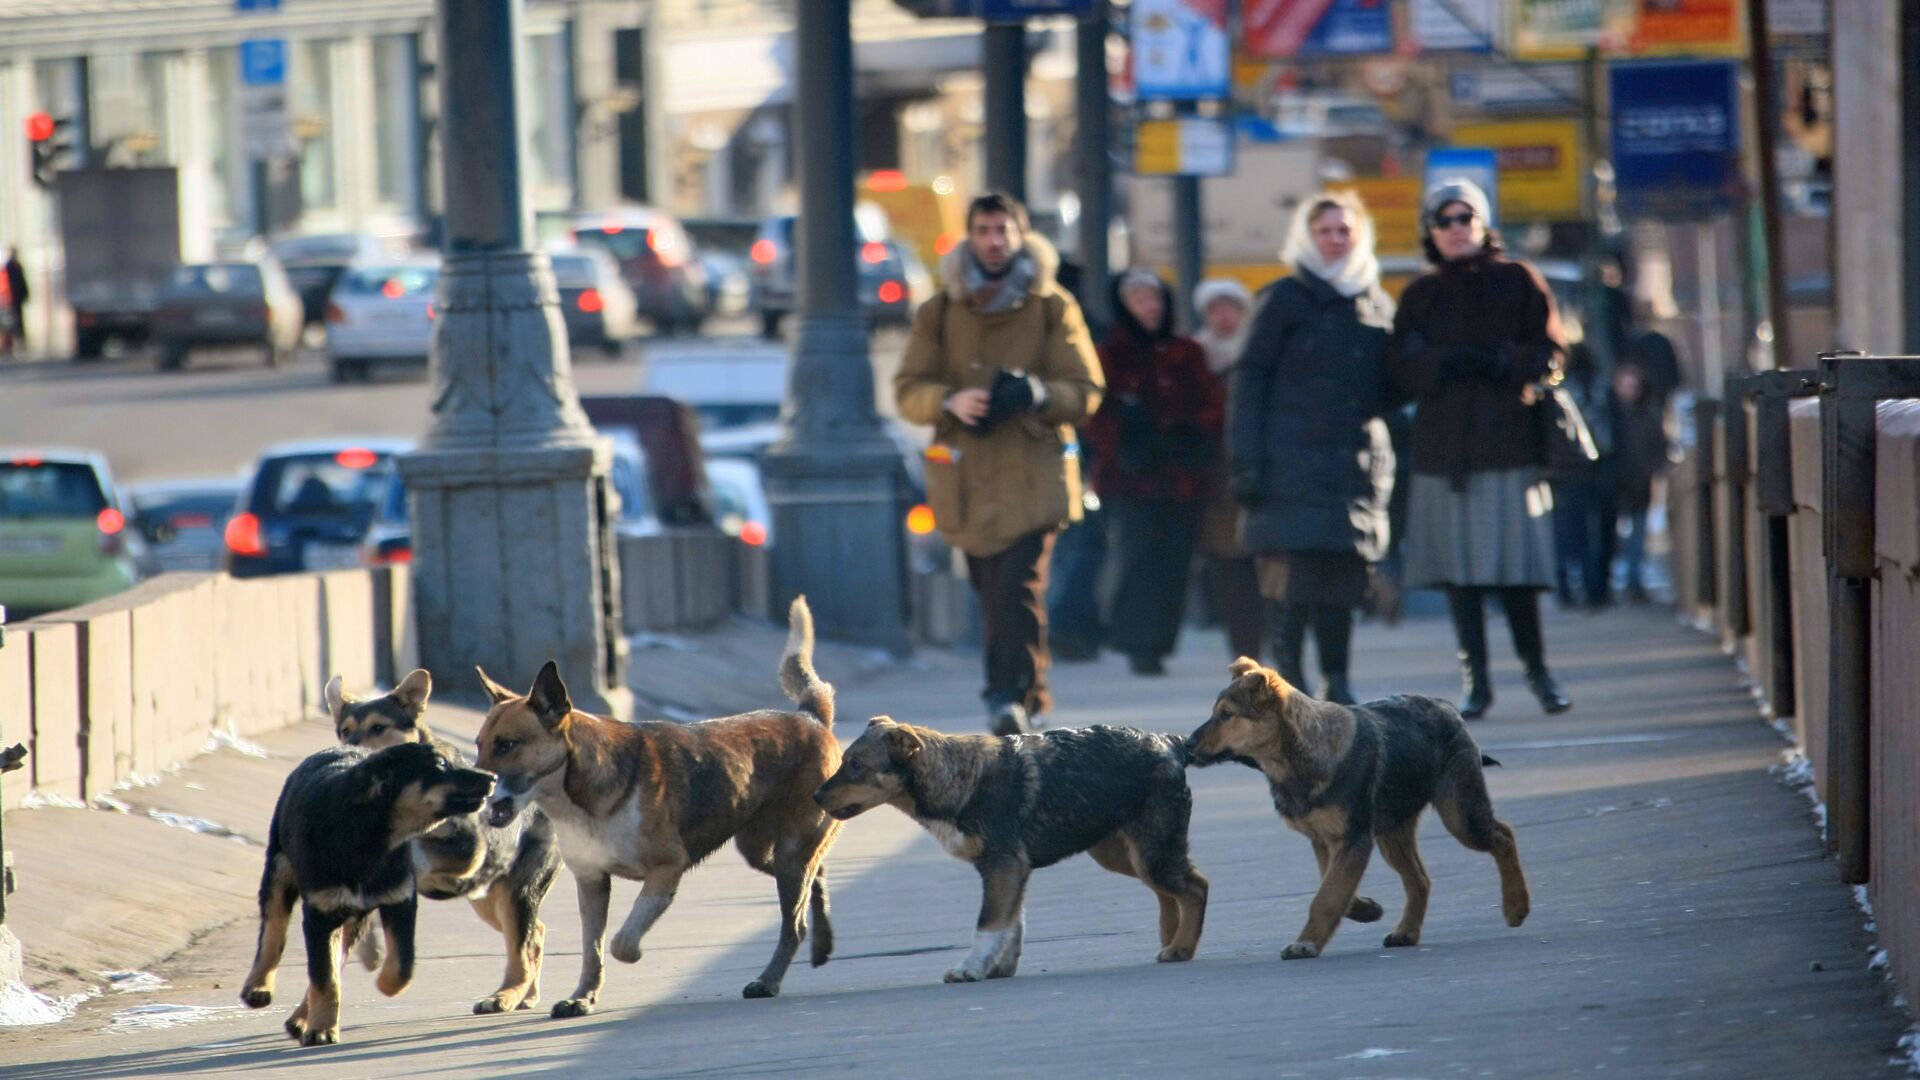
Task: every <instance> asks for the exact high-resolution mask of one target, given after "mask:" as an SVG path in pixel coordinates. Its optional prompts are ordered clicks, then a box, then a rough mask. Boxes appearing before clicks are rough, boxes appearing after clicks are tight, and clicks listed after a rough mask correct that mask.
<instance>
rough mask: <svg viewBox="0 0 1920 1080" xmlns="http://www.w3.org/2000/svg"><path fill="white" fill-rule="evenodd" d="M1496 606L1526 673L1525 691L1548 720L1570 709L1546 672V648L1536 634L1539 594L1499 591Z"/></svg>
mask: <svg viewBox="0 0 1920 1080" xmlns="http://www.w3.org/2000/svg"><path fill="white" fill-rule="evenodd" d="M1500 606H1501V607H1504V608H1506V610H1507V628H1508V629H1510V630H1512V631H1513V651H1514V652H1515V653H1517V654H1519V657H1520V663H1521V664H1522V665H1524V666H1525V667H1526V669H1527V689H1529V690H1532V691H1533V696H1534V697H1536V698H1539V699H1540V708H1542V709H1544V710H1545V711H1546V713H1547V715H1549V716H1553V715H1556V714H1558V713H1563V712H1566V711H1567V710H1568V709H1571V708H1573V702H1571V701H1569V700H1567V695H1565V694H1563V693H1561V692H1560V685H1559V684H1558V683H1556V682H1554V681H1553V675H1552V674H1551V673H1550V672H1548V671H1547V646H1546V641H1545V639H1544V638H1543V637H1542V635H1541V633H1540V594H1539V593H1537V592H1535V591H1533V590H1532V589H1501V590H1500Z"/></svg>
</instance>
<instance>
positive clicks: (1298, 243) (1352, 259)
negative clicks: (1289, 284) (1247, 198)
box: [1280, 199, 1380, 298]
mask: <svg viewBox="0 0 1920 1080" xmlns="http://www.w3.org/2000/svg"><path fill="white" fill-rule="evenodd" d="M1318 201H1319V200H1318V199H1306V200H1304V201H1302V202H1301V203H1300V208H1299V209H1297V210H1295V211H1294V212H1293V225H1292V227H1290V228H1289V229H1288V230H1287V242H1286V245H1285V246H1284V247H1282V248H1281V249H1280V260H1281V261H1282V262H1284V263H1286V264H1287V265H1289V266H1292V267H1294V268H1295V269H1301V270H1305V271H1307V272H1308V273H1310V274H1312V275H1313V276H1314V277H1317V278H1319V279H1320V280H1321V281H1324V282H1326V283H1327V284H1328V285H1331V286H1333V291H1334V292H1337V293H1339V294H1340V295H1341V296H1345V297H1349V298H1351V297H1355V296H1359V295H1360V294H1361V293H1363V292H1366V291H1367V290H1368V289H1371V288H1373V287H1374V286H1376V285H1378V284H1380V260H1379V258H1378V257H1376V256H1375V255H1374V253H1373V219H1372V218H1371V217H1368V216H1367V215H1365V214H1360V215H1357V216H1358V218H1359V220H1358V221H1355V222H1354V225H1353V248H1352V250H1350V251H1348V252H1347V255H1346V257H1345V258H1343V259H1341V260H1340V261H1338V262H1334V263H1329V262H1327V261H1326V260H1325V259H1322V258H1321V257H1320V249H1319V248H1317V247H1314V246H1313V232H1312V229H1311V227H1310V226H1311V223H1310V222H1308V220H1307V214H1308V212H1309V211H1310V210H1312V209H1313V205H1314V203H1316V202H1318Z"/></svg>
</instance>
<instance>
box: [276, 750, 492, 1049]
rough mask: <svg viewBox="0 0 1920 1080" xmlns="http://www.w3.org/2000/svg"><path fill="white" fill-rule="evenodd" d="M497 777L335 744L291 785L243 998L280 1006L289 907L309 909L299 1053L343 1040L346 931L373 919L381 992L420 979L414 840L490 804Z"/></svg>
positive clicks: (292, 777) (402, 753) (293, 1022)
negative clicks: (381, 945) (382, 938)
mask: <svg viewBox="0 0 1920 1080" xmlns="http://www.w3.org/2000/svg"><path fill="white" fill-rule="evenodd" d="M492 790H493V777H491V776H488V775H487V774H486V773H483V772H480V771H479V770H477V769H466V768H461V767H460V766H458V765H455V764H454V763H453V762H451V761H449V760H448V759H447V758H446V757H444V756H442V755H441V754H439V753H437V752H435V751H434V749H433V747H431V746H425V745H420V744H416V743H409V744H406V745H403V746H395V747H390V748H388V749H386V750H382V751H380V752H378V753H370V752H368V751H366V750H362V749H360V748H358V747H353V746H333V747H328V748H327V749H325V750H322V751H320V752H318V753H316V754H314V755H313V756H311V757H309V758H307V759H306V760H305V761H303V762H301V763H300V764H299V765H298V766H296V767H295V768H294V770H293V772H292V773H290V774H289V775H288V776H287V782H286V784H285V786H283V787H282V788H281V789H280V801H279V802H278V803H277V804H276V805H275V806H274V808H273V823H272V824H271V825H270V826H269V827H268V831H267V860H266V868H265V870H264V871H263V872H262V874H261V876H260V940H259V946H258V948H257V950H256V951H255V953H254V957H253V970H252V971H250V972H248V973H247V981H246V984H245V985H244V986H243V987H242V988H241V990H240V1000H241V1001H243V1002H245V1003H246V1005H247V1007H248V1008H251V1009H258V1008H263V1007H265V1006H267V1005H269V1004H272V1002H273V980H274V975H275V974H276V972H277V971H278V970H279V967H280V955H281V953H282V952H284V951H285V950H286V947H287V924H288V923H289V922H290V921H291V920H292V917H293V904H294V901H296V900H298V901H299V902H300V905H301V908H302V909H303V922H304V927H303V929H304V930H305V936H306V944H307V995H306V998H305V999H304V1000H302V1001H301V1003H300V1005H299V1006H298V1007H296V1008H295V1009H294V1011H293V1015H292V1016H291V1017H289V1018H288V1020H287V1034H289V1035H291V1036H293V1037H294V1038H295V1039H297V1040H298V1041H299V1042H300V1043H301V1045H303V1046H315V1045H319V1044H321V1043H335V1042H339V1041H340V941H341V933H340V932H341V930H342V929H343V928H344V927H346V926H347V925H348V924H350V923H353V922H356V921H359V920H364V919H365V918H366V916H367V915H369V914H370V913H372V912H375V911H378V912H379V913H380V924H381V927H382V929H383V931H384V933H385V935H386V942H387V948H386V953H387V958H386V963H385V965H384V966H382V967H381V969H380V976H379V978H378V979H377V980H376V981H375V983H374V985H375V986H376V987H377V988H378V989H379V991H380V992H381V993H382V994H385V995H387V996H388V997H392V996H393V995H395V994H398V993H400V992H401V991H402V990H405V989H406V988H407V984H408V983H410V982H412V981H413V929H414V914H415V908H416V905H417V902H418V901H417V898H416V896H415V893H414V886H413V858H412V854H411V851H410V850H409V841H411V840H412V839H413V838H414V837H416V836H419V835H420V834H421V833H423V832H426V831H427V830H428V829H430V828H432V827H433V826H434V825H435V824H436V823H438V822H440V821H444V820H446V819H447V818H450V817H456V816H459V815H461V814H471V813H473V812H474V811H475V810H478V809H479V808H480V807H481V806H483V805H485V803H486V800H487V794H488V792H490V791H492Z"/></svg>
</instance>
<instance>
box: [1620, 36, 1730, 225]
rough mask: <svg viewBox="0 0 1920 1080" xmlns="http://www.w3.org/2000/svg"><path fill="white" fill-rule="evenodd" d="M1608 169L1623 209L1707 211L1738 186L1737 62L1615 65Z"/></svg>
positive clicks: (1720, 205) (1727, 202)
mask: <svg viewBox="0 0 1920 1080" xmlns="http://www.w3.org/2000/svg"><path fill="white" fill-rule="evenodd" d="M1609 80H1610V83H1611V86H1612V99H1613V171H1614V183H1615V186H1616V190H1617V191H1618V195H1619V201H1620V205H1621V208H1622V209H1624V210H1628V211H1630V212H1635V213H1655V212H1658V213H1662V214H1671V213H1690V214H1704V213H1712V212H1715V211H1718V210H1721V209H1724V208H1726V207H1729V206H1731V205H1732V203H1733V200H1734V198H1735V197H1736V196H1737V195H1738V194H1739V191H1740V99H1739V91H1738V85H1737V82H1736V80H1735V73H1734V64H1733V63H1732V62H1731V61H1726V60H1707V61H1700V62H1693V63H1646V64H1615V65H1613V69H1612V71H1611V72H1610V73H1609Z"/></svg>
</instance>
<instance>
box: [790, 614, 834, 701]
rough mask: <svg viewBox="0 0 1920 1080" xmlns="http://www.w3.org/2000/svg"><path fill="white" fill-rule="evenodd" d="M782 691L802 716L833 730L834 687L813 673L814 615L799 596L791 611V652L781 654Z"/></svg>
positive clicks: (816, 673)
mask: <svg viewBox="0 0 1920 1080" xmlns="http://www.w3.org/2000/svg"><path fill="white" fill-rule="evenodd" d="M780 689H781V691H782V692H783V693H785V694H786V695H787V697H788V698H789V699H791V700H792V701H793V703H794V704H795V705H798V706H799V707H800V710H801V711H802V712H807V713H811V714H813V716H814V718H815V719H817V720H819V721H820V722H821V723H823V724H825V725H827V726H828V727H832V726H833V685H832V684H831V683H829V682H827V681H826V680H824V679H822V678H821V677H820V673H819V672H817V671H815V670H813V611H812V610H811V609H810V608H808V607H807V598H806V597H804V596H796V597H794V598H793V606H792V607H790V608H788V609H787V648H786V651H785V652H783V653H781V654H780Z"/></svg>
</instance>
